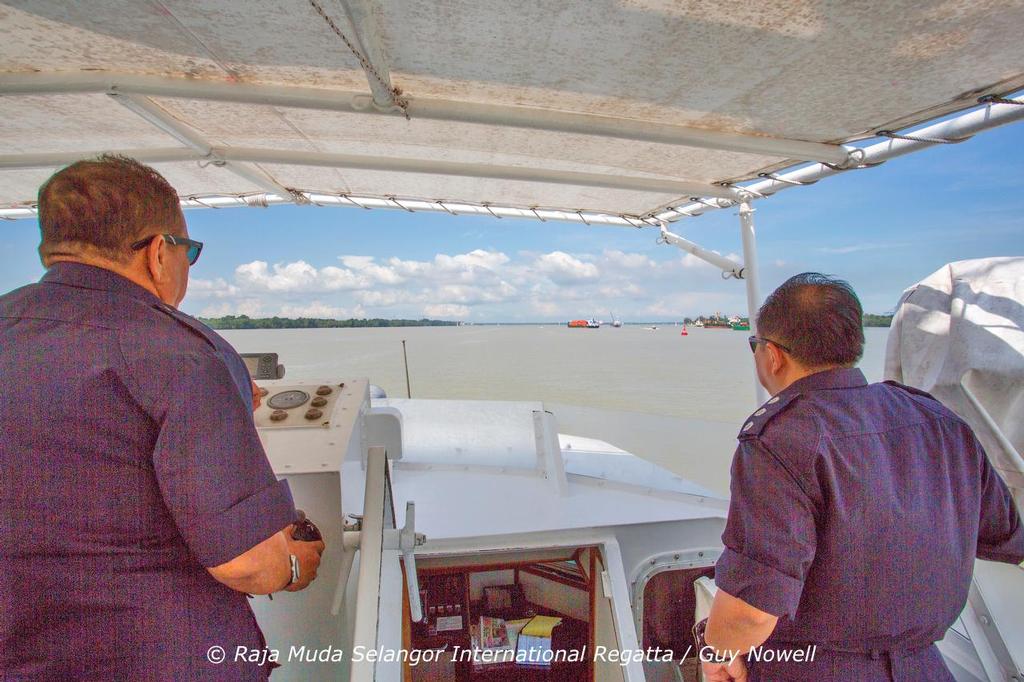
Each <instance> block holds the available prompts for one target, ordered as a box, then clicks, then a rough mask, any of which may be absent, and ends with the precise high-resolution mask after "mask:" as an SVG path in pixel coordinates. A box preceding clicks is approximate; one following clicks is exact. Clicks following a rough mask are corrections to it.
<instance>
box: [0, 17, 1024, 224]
mask: <svg viewBox="0 0 1024 682" xmlns="http://www.w3.org/2000/svg"><path fill="white" fill-rule="evenodd" d="M321 12H322V13H321ZM1022 25H1024V5H1022V4H1021V3H1019V2H981V3H979V2H977V1H976V0H925V1H921V0H891V1H889V2H885V3H867V4H864V3H850V2H841V1H837V0H799V1H793V0H770V1H767V2H760V3H752V4H751V3H747V4H742V3H741V4H727V5H723V4H722V3H719V2H707V1H704V0H593V1H588V2H497V1H495V0H487V1H482V0H284V1H282V0H246V2H238V1H237V0H147V1H146V2H139V1H138V0H91V1H90V2H63V1H58V0H2V1H0V33H2V36H3V38H2V39H0V216H3V215H5V213H3V211H6V212H8V213H10V212H12V211H13V212H14V213H13V215H22V214H25V215H30V213H29V212H26V211H25V210H22V211H21V212H20V213H19V212H17V210H16V209H17V207H31V205H32V204H33V203H34V201H35V195H36V191H37V188H38V186H39V184H40V182H41V181H42V180H43V179H45V178H46V177H47V176H48V175H49V174H50V173H52V172H53V170H54V169H56V168H58V167H60V166H61V165H64V164H65V163H67V162H69V161H71V160H73V159H77V158H81V157H82V156H84V155H90V154H94V153H96V152H101V151H112V150H115V151H116V150H119V151H126V152H132V155H133V156H136V158H139V159H140V160H142V161H144V162H147V163H151V164H153V165H154V166H155V167H156V168H157V169H158V170H159V171H160V172H162V173H164V174H165V175H166V176H167V177H168V179H169V180H170V181H171V183H172V184H173V185H174V186H175V188H176V189H177V190H178V192H179V194H180V195H181V196H182V197H183V198H186V199H187V198H188V197H192V196H195V197H199V198H200V199H202V198H208V197H210V196H211V195H217V196H229V197H230V196H238V195H249V194H264V193H267V192H270V193H276V194H277V195H280V196H283V197H285V199H283V200H287V199H288V198H289V194H290V192H293V191H295V192H300V193H315V194H322V195H332V196H338V195H340V196H348V195H351V196H357V197H371V198H376V199H378V200H382V201H386V200H387V198H389V197H394V198H397V199H398V200H400V201H401V202H403V204H405V202H408V201H423V202H437V201H444V202H447V203H446V204H445V206H446V207H447V206H449V205H451V204H452V203H459V202H465V203H467V204H473V205H476V206H478V207H479V206H499V207H501V206H504V207H517V210H519V211H523V212H529V211H532V210H534V209H536V208H541V209H544V208H548V209H553V210H554V209H557V210H559V211H563V212H566V213H567V214H575V213H576V212H578V211H586V212H587V214H588V218H587V220H588V221H589V220H593V217H594V216H595V215H599V216H600V215H604V216H611V217H618V218H619V222H618V223H616V224H631V222H629V221H631V220H633V219H635V218H637V217H646V216H649V215H654V214H656V213H657V212H658V211H659V210H660V209H661V208H662V207H665V206H674V205H677V204H678V203H679V202H680V201H687V200H688V198H689V197H691V196H700V197H723V196H724V197H728V196H732V195H731V194H730V192H732V190H729V189H728V188H725V187H723V186H722V185H721V183H730V182H742V181H746V180H754V179H757V177H758V173H760V172H770V171H772V170H773V169H778V168H782V167H787V166H791V165H793V164H794V163H800V162H802V161H810V160H816V161H826V162H831V163H842V159H844V158H845V154H846V152H845V151H843V150H842V149H841V147H839V145H841V144H843V143H847V142H853V141H858V140H863V139H866V138H871V137H873V136H874V135H875V133H876V132H877V131H879V130H882V129H892V130H900V129H903V128H905V127H907V126H911V125H914V124H916V123H918V122H921V121H926V120H931V119H933V118H936V117H939V116H942V115H944V114H947V113H950V112H953V111H960V110H964V109H966V108H970V107H972V106H976V105H977V100H978V97H979V95H985V94H998V95H1006V94H1010V93H1013V92H1015V91H1017V90H1019V89H1020V88H1021V87H1024V69H1022V66H1021V65H1022V64H1024V41H1021V40H1019V33H1020V27H1021V26H1022ZM335 29H336V30H335ZM360 56H361V57H362V58H363V59H362V60H361V59H360ZM361 62H365V63H361ZM389 88H393V89H394V91H393V92H394V93H397V94H395V97H394V100H393V101H394V102H399V103H401V104H402V106H404V107H405V110H404V112H403V111H399V110H397V109H395V107H394V106H381V105H380V103H379V102H377V100H378V99H381V98H383V99H384V100H388V93H389V92H391V91H389V90H388V89H389ZM381 90H383V91H384V95H383V96H382V95H381ZM371 91H372V97H371ZM111 95H114V96H113V97H111ZM133 97H134V98H135V100H136V101H135V103H134V104H133V103H132V101H130V100H131V98H133ZM371 99H372V100H373V102H374V103H371ZM385 104H387V102H385ZM142 109H148V113H146V112H145V111H142ZM399 109H400V107H399ZM140 112H141V113H140ZM406 114H407V116H406ZM155 120H162V121H163V124H158V125H154V121H155ZM567 120H568V121H569V123H567V124H566V125H564V126H563V125H562V124H563V123H565V122H566V121H567ZM169 128H174V129H177V132H169V130H168V129H169ZM624 131H629V132H624ZM705 135H706V136H710V137H708V138H707V139H695V138H701V137H702V136H705ZM681 136H682V137H681ZM183 138H187V140H188V141H184V139H183ZM683 138H685V140H683ZM737 145H738V146H737ZM210 148H214V149H215V153H213V154H212V155H211V154H210V152H209V149H210ZM40 155H52V156H50V157H48V158H45V159H42V160H40ZM837 155H838V156H837ZM27 156H32V157H34V160H33V161H31V162H30V163H29V164H28V165H26V157H27ZM584 176H585V177H584ZM254 178H256V179H255V180H254ZM275 187H277V188H278V189H276V190H275V189H274V188H275ZM268 188H269V189H268ZM315 201H316V200H314V202H315ZM338 203H341V204H345V202H344V201H341V202H338ZM384 205H387V204H384ZM405 205H406V206H407V204H405ZM390 207H391V208H401V207H403V205H402V204H397V203H391V204H390ZM446 210H448V209H447V208H446ZM506 215H508V214H506ZM627 218H629V220H627ZM623 221H626V222H623ZM597 222H600V221H597Z"/></svg>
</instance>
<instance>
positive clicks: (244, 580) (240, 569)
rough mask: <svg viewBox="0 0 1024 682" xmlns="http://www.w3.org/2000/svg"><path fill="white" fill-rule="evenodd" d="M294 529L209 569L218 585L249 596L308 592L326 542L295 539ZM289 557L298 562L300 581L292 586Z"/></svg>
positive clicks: (275, 535)
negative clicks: (284, 590)
mask: <svg viewBox="0 0 1024 682" xmlns="http://www.w3.org/2000/svg"><path fill="white" fill-rule="evenodd" d="M291 529H292V527H291V526H289V527H288V528H286V529H284V530H283V531H281V532H278V533H274V534H273V535H271V536H270V537H269V538H267V539H266V540H264V541H263V542H261V543H259V544H258V545H256V546H255V547H253V548H252V549H249V550H248V551H246V552H245V553H243V554H240V555H238V556H237V557H235V558H234V559H231V560H230V561H227V562H225V563H223V564H220V565H219V566H213V567H211V568H208V569H206V570H208V571H209V572H210V575H212V576H213V577H214V578H216V579H217V581H218V582H221V583H223V584H224V585H227V586H228V587H230V588H231V589H233V590H238V591H239V592H246V593H248V594H271V593H272V592H277V591H279V590H281V589H287V590H288V591H289V592H297V591H298V590H302V589H305V588H306V587H307V586H308V585H309V584H310V583H311V582H313V580H314V579H316V572H317V569H318V568H319V566H320V555H321V554H322V553H323V551H324V543H323V542H320V541H316V542H301V541H299V540H295V539H293V538H292V537H291ZM289 554H294V555H295V556H296V558H297V559H298V560H299V580H298V581H297V582H295V583H292V584H289V581H290V580H291V574H292V569H291V561H290V560H289V558H288V555H289ZM286 585H287V587H285V586H286Z"/></svg>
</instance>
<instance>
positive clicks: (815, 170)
mask: <svg viewBox="0 0 1024 682" xmlns="http://www.w3.org/2000/svg"><path fill="white" fill-rule="evenodd" d="M1012 101H1014V102H1017V103H1016V104H1002V103H993V104H986V105H985V106H983V107H981V108H978V109H973V110H971V111H968V112H966V113H963V114H960V115H959V116H956V117H955V118H951V119H948V120H945V121H940V122H939V123H933V124H931V125H929V126H926V127H923V128H917V129H915V130H912V131H910V132H908V133H906V135H907V136H908V137H909V138H911V139H906V138H895V139H887V140H883V141H881V142H876V143H875V144H873V145H869V146H867V147H864V148H863V149H856V150H854V149H853V148H852V147H851V148H850V149H851V150H852V154H853V159H854V161H855V162H856V163H859V164H861V165H865V166H867V165H871V164H877V163H881V162H883V161H887V160H889V159H893V158H896V157H898V156H903V155H905V154H910V153H912V152H916V151H919V150H921V149H927V148H928V147H934V146H936V145H938V144H942V143H941V142H938V141H937V140H962V139H965V138H968V137H970V136H972V135H977V134H978V133H980V132H984V131H986V130H991V129H992V128H996V127H998V126H1001V125H1006V124H1007V123H1013V122H1015V121H1020V120H1022V119H1024V106H1022V105H1024V97H1016V98H1012ZM854 167H856V164H855V165H854ZM841 172H842V170H841V168H833V167H831V166H826V165H823V164H820V163H815V164H811V165H809V166H802V167H800V168H796V169H793V170H787V171H784V172H781V173H779V174H776V175H774V176H773V177H767V178H765V179H764V180H760V181H758V182H755V183H752V184H750V185H745V186H737V190H739V191H740V192H743V191H744V190H745V191H746V192H748V193H749V194H751V195H753V197H754V198H757V197H759V196H768V195H771V194H775V193H777V192H781V191H783V190H787V189H790V188H792V187H799V186H801V185H807V184H811V183H814V182H817V181H818V180H821V179H822V178H827V177H829V176H831V175H836V174H838V173H841ZM729 206H730V204H729V203H728V202H693V203H689V204H685V205H682V206H677V207H675V208H670V209H667V210H665V211H663V212H662V213H659V214H658V215H656V216H655V218H657V219H658V220H675V219H676V218H679V217H680V216H691V217H692V216H698V215H701V214H704V213H707V212H708V211H714V210H717V209H719V208H728V207H729Z"/></svg>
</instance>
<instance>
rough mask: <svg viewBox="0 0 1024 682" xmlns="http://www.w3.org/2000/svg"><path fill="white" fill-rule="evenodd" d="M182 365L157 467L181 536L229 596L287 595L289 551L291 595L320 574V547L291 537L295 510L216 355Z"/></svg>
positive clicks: (244, 399) (164, 419)
mask: <svg viewBox="0 0 1024 682" xmlns="http://www.w3.org/2000/svg"><path fill="white" fill-rule="evenodd" d="M180 364H181V365H184V367H182V368H181V369H179V371H178V372H177V374H176V376H175V377H174V378H173V385H172V386H171V388H170V390H168V391H167V392H166V396H167V398H168V400H167V405H168V407H167V410H166V412H164V413H163V414H162V415H160V433H159V436H158V438H157V442H156V447H155V449H154V452H153V469H154V472H155V474H156V478H157V482H158V484H159V486H160V492H161V495H162V497H163V499H164V502H165V504H166V505H167V508H168V510H169V511H170V512H171V515H172V516H173V518H174V521H175V524H176V525H177V527H178V529H179V532H180V533H181V536H182V539H183V540H184V541H185V544H186V545H188V548H189V550H191V552H192V555H193V556H194V557H195V559H196V560H197V561H198V562H199V563H200V564H201V565H202V566H204V567H206V568H207V570H208V571H209V572H210V574H211V575H212V576H213V577H214V578H215V579H217V580H218V581H220V582H222V583H223V584H225V585H227V586H229V587H231V588H232V589H236V590H239V591H244V592H248V593H250V594H269V593H271V592H276V591H277V590H280V589H283V588H285V586H286V585H287V584H288V581H289V580H290V578H291V562H290V561H289V556H288V555H289V554H294V555H295V556H296V558H297V559H298V560H299V582H298V583H296V584H294V585H290V586H288V588H287V589H289V590H292V591H294V590H296V589H301V588H302V587H305V585H306V584H308V583H309V581H311V580H312V579H313V578H314V577H315V576H316V571H317V567H318V564H319V554H320V552H322V551H323V543H322V542H314V543H307V542H299V541H296V540H294V539H292V537H291V526H290V524H292V523H294V522H295V520H296V519H297V518H298V516H297V512H296V510H295V506H294V504H293V503H292V498H291V492H290V490H289V488H288V483H287V482H286V481H278V480H277V477H276V476H275V475H274V472H273V470H272V469H271V468H270V463H269V462H268V461H267V457H266V454H265V453H264V451H263V446H262V444H261V443H260V440H259V435H258V434H257V432H256V428H255V425H254V424H253V420H252V403H251V401H250V400H251V399H250V397H249V395H248V394H246V395H244V396H243V394H241V393H240V392H239V389H238V386H236V384H235V382H234V379H233V378H232V376H231V374H230V373H229V371H228V369H227V367H226V365H225V364H224V363H223V361H222V360H221V359H220V358H219V357H217V356H215V355H213V354H212V353H211V354H205V353H201V354H200V353H197V354H192V355H190V356H186V357H185V358H184V359H183V362H182V363H180ZM247 393H248V392H247ZM282 529H285V530H284V532H282Z"/></svg>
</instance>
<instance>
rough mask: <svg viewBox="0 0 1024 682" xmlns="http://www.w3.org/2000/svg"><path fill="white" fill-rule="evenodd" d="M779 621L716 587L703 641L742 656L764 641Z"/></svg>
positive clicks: (721, 650)
mask: <svg viewBox="0 0 1024 682" xmlns="http://www.w3.org/2000/svg"><path fill="white" fill-rule="evenodd" d="M778 622H779V618H778V616H773V615H772V614H770V613H766V612H764V611H762V610H760V609H758V608H755V607H753V606H751V605H750V604H748V603H747V602H745V601H743V600H742V599H737V598H736V597H734V596H732V595H731V594H729V593H728V592H726V591H725V590H722V589H719V590H718V593H717V594H715V601H714V602H713V603H712V604H711V615H710V616H709V617H708V627H707V630H706V631H705V634H704V641H705V642H707V645H708V646H710V647H711V648H713V649H714V650H715V651H717V652H723V651H731V652H738V653H739V654H740V655H742V654H745V653H747V652H748V651H750V650H751V649H753V648H754V647H755V646H758V645H760V644H763V643H764V641H765V640H766V639H768V636H769V635H771V634H772V631H773V630H775V625H776V623H778Z"/></svg>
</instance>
